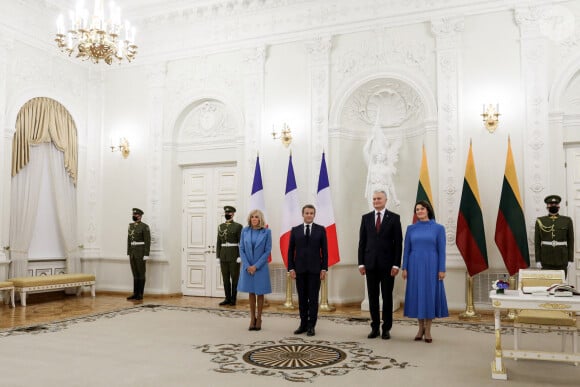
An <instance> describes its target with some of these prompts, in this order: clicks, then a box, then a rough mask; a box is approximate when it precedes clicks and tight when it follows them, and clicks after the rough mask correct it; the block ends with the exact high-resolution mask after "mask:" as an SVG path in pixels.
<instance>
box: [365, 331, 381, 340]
mask: <svg viewBox="0 0 580 387" xmlns="http://www.w3.org/2000/svg"><path fill="white" fill-rule="evenodd" d="M367 337H368V338H369V339H374V338H375V337H379V330H378V329H373V330H372V331H371V333H369V335H368V336H367Z"/></svg>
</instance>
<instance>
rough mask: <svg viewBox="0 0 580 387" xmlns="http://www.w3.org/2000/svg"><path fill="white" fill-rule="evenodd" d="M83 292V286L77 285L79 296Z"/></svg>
mask: <svg viewBox="0 0 580 387" xmlns="http://www.w3.org/2000/svg"><path fill="white" fill-rule="evenodd" d="M81 294H83V287H82V286H77V297H78V296H80V295H81Z"/></svg>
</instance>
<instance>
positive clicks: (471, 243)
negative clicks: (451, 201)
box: [456, 212, 487, 277]
mask: <svg viewBox="0 0 580 387" xmlns="http://www.w3.org/2000/svg"><path fill="white" fill-rule="evenodd" d="M456 244H457V248H458V249H459V251H460V252H461V256H462V257H463V260H464V261H465V266H467V271H468V272H469V275H470V276H471V277H473V276H474V275H476V274H478V273H481V272H482V271H484V270H486V269H487V263H486V262H485V258H484V256H483V254H482V253H481V250H480V249H479V246H478V245H477V242H476V240H475V239H474V237H473V235H472V233H471V230H470V229H469V224H468V223H467V220H466V219H465V217H464V216H463V214H462V213H461V212H460V213H459V216H458V217H457V241H456Z"/></svg>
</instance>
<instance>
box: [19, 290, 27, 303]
mask: <svg viewBox="0 0 580 387" xmlns="http://www.w3.org/2000/svg"><path fill="white" fill-rule="evenodd" d="M20 305H22V306H26V292H25V291H20Z"/></svg>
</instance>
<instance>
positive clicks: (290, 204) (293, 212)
mask: <svg viewBox="0 0 580 387" xmlns="http://www.w3.org/2000/svg"><path fill="white" fill-rule="evenodd" d="M301 223H304V220H303V219H302V213H301V211H300V204H298V187H297V186H296V178H295V177H294V167H293V166H292V155H290V160H289V162H288V175H287V177H286V195H285V196H284V207H283V209H282V233H281V234H280V253H281V254H282V259H283V260H284V265H286V267H288V245H289V244H290V231H291V230H292V227H294V226H296V225H298V224H301Z"/></svg>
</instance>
